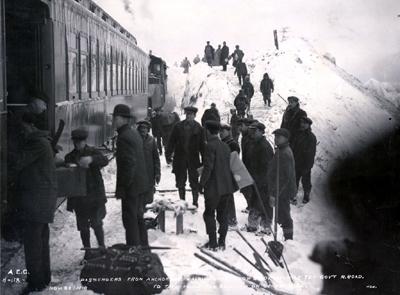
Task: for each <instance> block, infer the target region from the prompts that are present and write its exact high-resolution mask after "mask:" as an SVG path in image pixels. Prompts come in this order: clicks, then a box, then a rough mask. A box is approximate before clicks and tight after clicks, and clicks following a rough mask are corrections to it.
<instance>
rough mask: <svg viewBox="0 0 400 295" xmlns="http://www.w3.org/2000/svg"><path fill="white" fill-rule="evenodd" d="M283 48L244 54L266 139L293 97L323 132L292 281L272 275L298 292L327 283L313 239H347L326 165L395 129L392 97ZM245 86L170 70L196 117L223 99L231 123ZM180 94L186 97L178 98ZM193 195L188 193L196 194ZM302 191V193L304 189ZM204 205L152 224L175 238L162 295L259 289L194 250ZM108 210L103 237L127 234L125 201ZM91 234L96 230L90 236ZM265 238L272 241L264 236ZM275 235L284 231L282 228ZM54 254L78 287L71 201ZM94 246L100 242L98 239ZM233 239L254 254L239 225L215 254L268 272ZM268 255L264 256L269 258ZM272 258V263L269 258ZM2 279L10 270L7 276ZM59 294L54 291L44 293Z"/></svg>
mask: <svg viewBox="0 0 400 295" xmlns="http://www.w3.org/2000/svg"><path fill="white" fill-rule="evenodd" d="M281 46H282V49H281V51H279V52H266V53H265V54H262V55H260V56H258V57H254V58H248V59H247V60H246V62H247V65H248V69H249V72H250V73H251V78H252V82H253V84H254V86H255V89H256V93H255V95H254V97H253V99H252V114H253V115H254V117H255V118H256V119H258V120H260V121H262V122H264V123H265V125H266V126H267V129H266V135H267V138H268V139H269V140H270V141H272V136H271V132H272V131H273V130H274V129H276V128H278V127H279V125H280V120H281V117H282V114H283V111H284V109H285V107H286V103H285V102H284V101H283V99H281V98H280V97H279V96H278V95H277V94H278V93H279V94H281V95H282V96H283V97H284V98H286V97H287V96H289V95H296V96H298V97H299V98H300V100H301V106H302V108H304V109H305V110H306V111H307V113H308V114H309V116H310V117H311V118H312V119H313V121H314V124H313V126H312V127H313V131H314V133H315V134H316V136H317V139H318V142H319V144H318V147H317V156H316V165H315V167H314V169H313V172H312V179H313V184H314V187H313V191H312V194H311V202H310V203H309V204H307V205H306V206H298V207H293V206H292V216H293V219H294V241H289V242H284V245H285V249H284V256H285V258H286V261H287V263H288V265H289V268H290V270H291V272H292V275H293V277H294V279H295V283H294V284H292V283H291V282H290V279H289V277H288V275H287V273H286V272H285V271H284V270H283V269H280V268H279V269H278V268H274V271H273V272H272V273H271V278H272V281H273V284H274V287H275V288H277V289H280V290H284V291H287V292H291V293H294V294H317V293H318V291H319V290H320V288H321V286H322V280H321V279H320V274H321V272H320V267H319V265H317V264H314V263H313V262H311V261H310V260H309V259H308V255H309V254H310V253H311V250H312V248H313V245H314V244H315V243H316V242H318V241H320V240H326V239H340V238H343V237H351V233H350V232H348V230H347V229H346V227H345V225H344V224H343V223H342V222H341V217H340V214H339V213H338V212H336V211H335V210H334V209H332V205H331V203H330V202H329V198H328V197H327V194H328V192H327V191H326V190H325V184H326V179H327V176H328V174H329V171H330V169H331V168H332V167H333V164H334V163H335V161H336V160H337V159H340V158H343V157H344V156H346V155H348V154H350V153H353V152H355V151H356V150H357V148H358V147H359V146H361V145H364V144H366V143H368V142H369V141H370V140H372V139H373V137H374V136H376V135H378V134H381V133H382V132H385V131H387V130H390V129H391V128H393V126H394V124H395V123H394V122H395V119H394V118H393V117H392V115H391V114H390V113H389V112H387V111H385V107H387V105H386V104H385V102H384V101H380V100H377V99H376V97H375V96H373V95H369V94H368V90H366V89H365V88H363V87H362V85H361V86H360V85H359V83H358V82H357V81H356V79H354V78H352V77H351V76H350V75H348V74H346V73H344V71H343V70H341V69H339V68H337V67H336V66H335V65H333V64H332V63H331V62H330V61H329V60H327V59H325V58H324V57H323V56H322V55H320V54H318V53H317V52H316V51H315V50H314V49H313V48H312V47H311V46H310V44H308V42H306V41H305V40H302V39H292V40H288V41H287V42H286V43H285V42H284V43H282V44H281ZM265 71H268V72H269V73H270V76H271V77H272V79H274V81H275V89H276V91H275V93H274V95H273V96H272V107H271V108H267V107H265V106H264V104H263V102H262V96H261V93H260V92H259V91H258V86H259V81H260V79H261V78H262V75H263V73H264V72H265ZM238 89H239V85H238V81H237V78H236V76H234V75H233V68H231V67H229V68H228V71H227V72H222V71H221V68H219V67H218V68H213V69H211V68H209V67H208V66H206V65H205V64H203V63H200V64H198V65H196V66H194V67H192V68H191V72H190V73H189V74H187V75H186V74H182V69H181V68H174V67H172V68H170V69H169V93H170V95H171V96H172V97H175V98H176V99H177V105H178V112H179V113H181V112H180V110H179V106H181V105H187V104H189V101H190V97H191V96H192V95H197V97H198V99H197V101H196V102H195V105H196V106H197V107H198V108H199V110H200V111H199V116H198V118H197V119H198V120H200V117H201V115H202V112H203V110H204V109H206V108H208V107H209V105H210V103H211V102H215V103H216V104H217V107H218V109H219V110H220V113H221V115H222V120H223V121H227V120H228V118H229V117H228V116H229V108H230V107H231V106H232V105H233V99H234V97H235V96H236V94H237V92H238ZM181 98H182V100H181ZM170 169H171V168H170V167H167V165H166V163H165V160H164V158H162V180H161V184H160V186H159V187H158V188H159V189H160V190H168V189H174V184H175V183H174V176H173V174H172V173H171V171H170ZM103 172H104V173H103V175H104V178H105V182H106V190H107V191H108V192H113V191H114V187H115V183H114V181H115V163H110V165H109V166H108V167H106V168H105V170H104V171H103ZM188 195H189V196H188V199H189V200H191V196H190V193H189V194H188ZM156 198H170V199H172V200H178V195H177V193H175V192H172V193H165V194H160V193H157V195H156ZM299 198H300V200H301V199H302V191H301V190H300V193H299ZM235 201H236V209H237V217H238V222H239V226H243V225H244V224H245V223H246V218H247V216H246V215H245V214H244V213H241V210H242V209H244V208H245V200H244V198H243V196H242V195H241V194H240V193H236V194H235ZM203 210H204V202H203V198H200V208H199V210H198V212H197V213H194V214H192V213H186V214H185V216H184V228H185V232H184V234H183V235H178V236H177V235H176V234H175V221H174V217H173V213H172V212H168V213H167V220H166V228H167V230H166V233H161V232H160V231H155V230H150V231H149V240H150V244H151V245H162V246H171V247H173V248H175V249H173V250H169V251H158V253H159V254H160V256H161V259H162V261H163V263H164V266H165V271H166V273H167V274H168V276H169V277H170V279H171V286H170V288H169V289H168V290H165V291H164V292H163V293H162V294H167V295H169V294H171V295H172V294H177V293H179V289H180V284H181V282H182V279H183V278H184V277H188V276H190V275H191V274H202V275H205V276H206V278H205V279H204V280H201V281H200V280H196V281H192V282H191V283H190V284H189V286H188V288H187V291H186V292H185V294H221V295H223V294H230V295H236V294H240V295H242V294H262V293H261V292H258V291H255V290H253V289H251V288H249V287H247V286H246V284H245V283H244V282H243V281H242V280H240V279H238V278H236V277H234V276H232V275H230V274H226V273H223V272H221V271H217V270H215V269H212V268H211V267H210V266H208V265H206V264H204V263H202V262H201V261H199V260H198V259H196V258H195V257H194V256H193V253H195V252H198V251H197V249H196V246H197V245H198V244H202V243H204V242H206V240H207V236H206V233H205V226H204V222H203V220H202V212H203ZM107 212H108V213H107V216H106V218H105V220H104V228H105V236H106V243H107V245H112V244H114V243H120V242H123V241H124V229H123V226H122V221H121V208H120V202H119V201H117V200H115V199H109V201H108V203H107ZM243 234H244V235H245V236H246V237H247V238H248V239H249V240H250V242H251V243H252V244H253V245H254V246H255V247H256V248H257V249H258V250H259V251H260V252H264V250H265V249H263V244H262V243H261V241H260V238H259V237H256V236H255V235H254V234H250V233H247V232H243ZM92 238H94V237H92ZM266 239H267V240H270V239H272V238H271V237H266ZM279 240H283V239H282V233H281V231H280V232H279ZM50 243H51V257H52V273H53V280H52V286H56V287H71V288H79V286H80V283H79V274H80V269H81V266H80V265H79V262H80V260H81V259H82V256H83V253H82V252H81V251H79V248H80V247H81V241H80V237H79V233H78V232H77V230H76V225H75V217H74V214H71V213H69V212H67V211H66V210H65V204H64V205H62V206H61V207H60V209H59V210H58V212H57V214H56V219H55V222H54V223H53V224H52V225H51V238H50ZM93 244H94V245H95V242H94V240H93ZM2 247H3V248H4V247H8V248H10V247H17V244H15V243H14V244H3V245H2ZM233 247H236V248H237V249H239V250H240V251H241V252H243V253H245V254H246V255H247V256H248V257H252V252H251V251H250V249H249V248H248V246H247V245H246V244H245V243H244V242H243V241H242V240H241V239H240V237H239V236H238V235H237V234H236V233H235V232H229V233H228V237H227V250H226V251H225V252H218V253H217V255H218V256H220V257H222V258H224V259H225V260H226V261H228V262H229V263H231V264H232V265H234V266H236V267H238V268H240V269H241V270H242V271H243V272H245V273H247V274H249V275H251V276H253V277H255V278H257V279H260V280H261V279H262V277H261V276H259V274H258V273H257V272H256V271H255V270H254V269H252V267H251V266H250V265H248V264H247V263H246V262H244V261H243V260H242V259H241V258H240V257H239V256H238V255H237V254H236V253H235V252H234V251H233V249H232V248H233ZM266 259H267V260H268V258H267V256H266ZM271 264H272V263H271ZM21 268H24V254H23V250H22V249H20V250H19V251H18V252H17V253H16V254H15V256H14V257H13V258H12V259H11V261H10V263H9V264H8V265H7V266H5V267H4V269H21ZM2 278H4V275H3V276H2ZM2 287H3V288H2V294H17V293H18V292H19V290H21V289H22V287H23V285H22V284H15V283H14V284H11V283H6V284H2ZM53 293H59V292H55V291H52V290H50V289H48V290H46V291H44V292H42V294H53ZM65 294H93V293H92V292H90V291H86V290H84V291H83V290H75V291H72V290H70V291H66V292H65Z"/></svg>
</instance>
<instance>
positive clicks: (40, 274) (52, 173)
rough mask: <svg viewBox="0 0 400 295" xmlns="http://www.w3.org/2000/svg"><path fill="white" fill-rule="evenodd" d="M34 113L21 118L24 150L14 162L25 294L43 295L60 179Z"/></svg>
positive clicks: (11, 172) (47, 282) (13, 170)
mask: <svg viewBox="0 0 400 295" xmlns="http://www.w3.org/2000/svg"><path fill="white" fill-rule="evenodd" d="M30 115H31V113H26V115H24V116H23V117H22V123H21V126H20V128H21V131H22V136H21V140H22V147H21V149H20V150H18V152H17V154H16V156H15V158H13V159H12V164H13V165H12V166H11V165H10V170H8V174H9V175H16V178H15V179H16V194H15V196H16V197H17V214H18V217H19V218H20V219H21V220H22V222H23V243H24V250H25V263H26V268H27V270H28V276H27V282H28V285H27V287H26V288H25V289H24V291H23V294H28V293H29V292H34V291H41V290H43V289H45V288H46V286H48V285H49V283H50V281H51V270H50V247H49V223H52V222H53V220H54V212H55V209H56V202H57V178H56V166H55V162H54V154H53V149H52V146H51V142H50V138H49V133H48V132H47V131H43V130H39V129H38V128H36V127H35V126H34V118H32V117H30Z"/></svg>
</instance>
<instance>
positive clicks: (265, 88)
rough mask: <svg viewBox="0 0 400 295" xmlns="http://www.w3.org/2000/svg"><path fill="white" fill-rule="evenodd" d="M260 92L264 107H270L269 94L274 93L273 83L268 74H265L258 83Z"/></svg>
mask: <svg viewBox="0 0 400 295" xmlns="http://www.w3.org/2000/svg"><path fill="white" fill-rule="evenodd" d="M260 91H261V93H262V95H263V100H264V105H266V104H267V102H268V106H269V107H270V106H271V92H274V82H273V81H272V80H271V79H270V77H269V75H268V73H265V74H264V76H263V79H262V80H261V83H260Z"/></svg>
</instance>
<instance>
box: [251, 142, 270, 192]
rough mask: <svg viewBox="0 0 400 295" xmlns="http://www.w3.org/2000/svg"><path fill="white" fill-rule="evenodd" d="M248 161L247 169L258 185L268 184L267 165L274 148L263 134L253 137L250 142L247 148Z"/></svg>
mask: <svg viewBox="0 0 400 295" xmlns="http://www.w3.org/2000/svg"><path fill="white" fill-rule="evenodd" d="M247 153H248V161H247V166H246V168H247V170H248V171H249V173H250V175H251V176H252V177H253V179H254V181H255V182H256V184H257V186H258V187H262V186H264V185H267V184H268V177H267V175H268V167H269V165H270V163H271V160H272V158H273V156H274V150H273V148H272V146H271V144H270V143H269V142H268V141H267V139H266V138H265V137H264V136H263V137H260V138H258V139H253V141H252V144H251V145H249V148H248V150H247Z"/></svg>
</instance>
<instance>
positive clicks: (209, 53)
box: [204, 41, 215, 67]
mask: <svg viewBox="0 0 400 295" xmlns="http://www.w3.org/2000/svg"><path fill="white" fill-rule="evenodd" d="M214 53H215V50H214V47H212V46H211V45H210V41H207V45H206V47H205V48H204V57H205V58H206V61H207V64H208V65H209V66H210V67H212V64H213V60H214Z"/></svg>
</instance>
